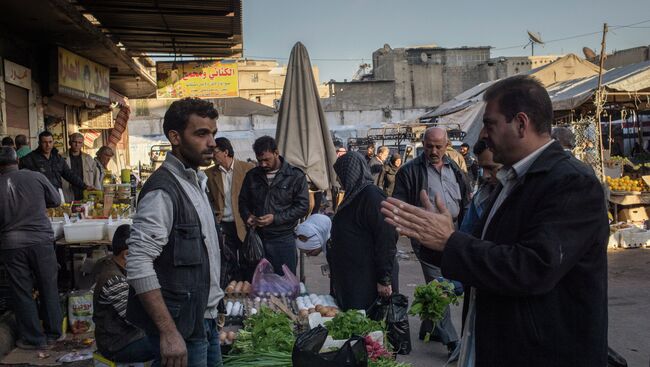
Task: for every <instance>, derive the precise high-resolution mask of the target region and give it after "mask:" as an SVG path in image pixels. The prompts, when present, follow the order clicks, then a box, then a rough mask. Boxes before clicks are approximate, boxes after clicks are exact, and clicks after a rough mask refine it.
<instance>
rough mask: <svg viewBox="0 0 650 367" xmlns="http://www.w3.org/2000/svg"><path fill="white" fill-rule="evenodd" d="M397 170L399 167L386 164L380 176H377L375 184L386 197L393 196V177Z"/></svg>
mask: <svg viewBox="0 0 650 367" xmlns="http://www.w3.org/2000/svg"><path fill="white" fill-rule="evenodd" d="M398 170H399V167H395V166H393V165H392V164H390V163H386V164H385V165H384V169H383V171H382V172H381V175H379V179H378V182H377V184H378V185H379V187H380V188H381V189H382V190H384V193H386V196H393V190H394V189H395V176H396V175H397V171H398Z"/></svg>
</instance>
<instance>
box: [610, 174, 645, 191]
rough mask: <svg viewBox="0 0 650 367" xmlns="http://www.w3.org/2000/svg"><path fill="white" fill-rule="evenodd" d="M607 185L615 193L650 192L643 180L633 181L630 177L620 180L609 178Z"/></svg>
mask: <svg viewBox="0 0 650 367" xmlns="http://www.w3.org/2000/svg"><path fill="white" fill-rule="evenodd" d="M606 181H607V185H608V186H609V188H610V189H611V190H613V191H649V190H648V187H647V186H646V184H645V183H644V182H643V180H642V179H640V178H638V179H632V178H630V177H628V176H623V177H620V178H612V177H609V176H608V177H607V179H606Z"/></svg>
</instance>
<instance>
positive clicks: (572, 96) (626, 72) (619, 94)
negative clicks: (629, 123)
mask: <svg viewBox="0 0 650 367" xmlns="http://www.w3.org/2000/svg"><path fill="white" fill-rule="evenodd" d="M602 85H603V87H604V89H605V95H606V96H607V95H608V94H609V96H607V100H608V101H609V102H621V103H624V102H630V101H632V102H635V100H636V99H637V98H638V96H637V95H636V94H638V93H646V92H650V61H645V62H641V63H638V64H632V65H626V66H622V67H619V68H616V69H611V70H609V71H607V72H605V73H603V77H602ZM597 89H598V75H595V76H591V77H586V78H582V79H578V80H571V81H566V82H564V83H558V84H556V85H553V86H551V87H550V88H548V91H549V94H550V95H551V101H552V102H553V110H554V111H566V110H573V109H576V108H578V107H580V106H582V105H583V104H585V103H587V102H589V101H590V100H592V99H593V98H594V94H595V93H596V90H597ZM642 100H644V101H646V102H647V98H643V99H642Z"/></svg>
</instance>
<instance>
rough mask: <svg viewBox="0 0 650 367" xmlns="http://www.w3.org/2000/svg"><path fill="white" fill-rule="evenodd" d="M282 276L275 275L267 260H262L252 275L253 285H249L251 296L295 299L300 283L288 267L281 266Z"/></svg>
mask: <svg viewBox="0 0 650 367" xmlns="http://www.w3.org/2000/svg"><path fill="white" fill-rule="evenodd" d="M282 271H283V272H284V275H282V276H280V275H277V274H275V272H274V271H273V266H272V265H271V263H270V262H269V261H268V260H267V259H262V261H260V263H259V264H257V268H255V273H254V274H253V283H252V285H251V287H252V290H253V294H255V295H258V296H268V295H269V294H271V295H275V296H276V297H277V296H280V295H284V296H287V297H295V296H297V295H298V294H299V293H300V281H299V280H298V278H297V277H296V276H295V275H294V274H293V273H292V272H291V270H289V267H288V266H286V265H282Z"/></svg>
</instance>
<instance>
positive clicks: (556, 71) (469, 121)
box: [420, 54, 598, 143]
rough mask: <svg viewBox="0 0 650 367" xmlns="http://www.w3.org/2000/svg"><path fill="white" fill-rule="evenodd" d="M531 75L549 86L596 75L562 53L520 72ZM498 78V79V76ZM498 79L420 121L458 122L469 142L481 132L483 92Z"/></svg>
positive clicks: (587, 64)
mask: <svg viewBox="0 0 650 367" xmlns="http://www.w3.org/2000/svg"><path fill="white" fill-rule="evenodd" d="M522 74H523V75H531V76H533V77H535V78H536V79H537V80H539V81H540V82H541V83H542V84H543V85H544V86H545V87H547V88H549V87H551V86H553V85H556V84H558V83H561V82H564V81H567V80H573V79H584V78H585V77H593V76H596V77H597V75H598V67H597V66H596V65H594V64H592V63H590V62H588V61H586V60H583V59H581V58H580V57H578V56H576V55H574V54H568V55H566V56H563V57H561V58H559V59H557V60H555V61H554V62H552V63H549V64H546V65H544V66H541V67H539V68H536V69H532V70H530V71H527V72H524V73H522ZM499 80H501V79H499ZM499 80H494V81H490V82H485V83H481V84H479V85H477V86H475V87H473V88H470V89H468V90H466V91H465V92H463V93H461V94H459V95H457V96H456V97H454V98H452V99H451V100H449V101H447V102H445V103H443V104H441V105H440V106H439V107H438V108H436V109H435V110H433V111H431V112H428V113H426V114H424V115H423V116H421V117H420V121H421V122H431V121H433V120H437V122H438V123H440V124H453V125H456V124H457V125H459V126H460V128H461V129H462V130H463V131H464V132H465V133H466V136H465V139H463V140H464V141H465V142H469V143H473V142H475V141H476V140H477V139H478V135H479V133H480V131H481V126H482V118H483V111H484V110H485V103H484V102H483V93H484V92H485V90H486V89H488V88H489V87H490V86H491V85H493V84H494V83H496V82H497V81H499Z"/></svg>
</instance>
